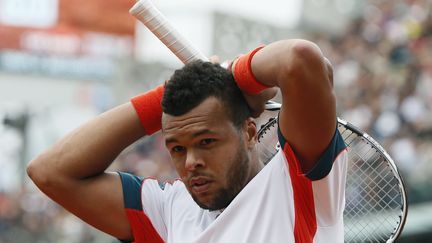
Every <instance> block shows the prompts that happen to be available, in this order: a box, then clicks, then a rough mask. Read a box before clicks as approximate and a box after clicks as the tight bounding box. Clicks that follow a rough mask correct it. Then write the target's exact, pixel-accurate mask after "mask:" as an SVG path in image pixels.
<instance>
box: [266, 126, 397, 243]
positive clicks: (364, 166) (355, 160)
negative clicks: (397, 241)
mask: <svg viewBox="0 0 432 243" xmlns="http://www.w3.org/2000/svg"><path fill="white" fill-rule="evenodd" d="M338 129H339V132H340V134H341V135H342V138H343V140H344V142H345V144H346V145H347V147H348V157H349V161H348V163H349V164H348V171H347V179H346V189H345V203H346V207H345V211H344V225H345V227H344V228H345V242H387V240H388V239H391V237H392V236H393V235H394V234H395V232H396V230H397V228H398V226H399V225H400V224H401V220H402V213H403V212H402V210H401V209H402V208H403V206H404V198H403V197H402V196H401V190H402V189H401V188H400V182H399V181H398V179H397V178H396V177H395V175H394V172H395V171H394V170H393V168H392V167H391V166H389V164H390V163H389V161H388V159H387V157H386V154H385V153H382V151H381V150H378V149H377V148H376V145H375V144H374V143H372V142H369V141H368V139H367V138H365V137H363V136H362V135H361V134H359V133H358V132H353V130H350V128H349V127H347V126H346V125H345V124H342V123H339V126H338ZM354 131H355V130H354ZM258 142H259V146H258V148H259V153H260V157H261V158H262V161H264V162H266V163H267V162H268V161H270V159H271V158H272V157H273V156H274V155H275V154H276V153H277V151H278V150H279V148H278V147H277V146H275V145H276V144H277V142H278V137H277V121H276V119H271V120H269V122H268V123H267V124H266V125H264V126H263V127H262V129H260V132H259V136H258Z"/></svg>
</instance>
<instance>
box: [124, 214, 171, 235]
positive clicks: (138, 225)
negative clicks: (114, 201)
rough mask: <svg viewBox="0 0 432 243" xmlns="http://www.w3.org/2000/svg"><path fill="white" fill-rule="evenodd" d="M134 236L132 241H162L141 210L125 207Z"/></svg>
mask: <svg viewBox="0 0 432 243" xmlns="http://www.w3.org/2000/svg"><path fill="white" fill-rule="evenodd" d="M125 210H126V214H127V217H128V219H129V223H130V225H131V228H132V233H133V236H134V243H163V242H164V241H163V240H162V238H161V237H160V235H159V233H158V232H157V231H156V229H155V228H154V227H153V225H152V223H151V222H150V219H149V218H148V217H147V215H145V214H144V212H143V211H140V210H136V209H129V208H127V209H125Z"/></svg>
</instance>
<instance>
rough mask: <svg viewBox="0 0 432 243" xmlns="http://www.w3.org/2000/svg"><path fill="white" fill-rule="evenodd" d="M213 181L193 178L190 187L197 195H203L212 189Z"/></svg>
mask: <svg viewBox="0 0 432 243" xmlns="http://www.w3.org/2000/svg"><path fill="white" fill-rule="evenodd" d="M211 183H212V181H210V180H208V179H206V178H204V177H200V176H198V177H193V178H192V179H191V180H190V181H189V186H190V188H191V189H192V191H193V192H194V193H195V194H203V193H206V192H207V191H208V190H209V189H210V185H211Z"/></svg>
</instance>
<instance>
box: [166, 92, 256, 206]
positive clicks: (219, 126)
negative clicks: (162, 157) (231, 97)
mask: <svg viewBox="0 0 432 243" xmlns="http://www.w3.org/2000/svg"><path fill="white" fill-rule="evenodd" d="M162 127H163V129H162V130H163V134H164V137H165V142H166V146H167V148H168V151H169V152H170V154H171V158H172V160H173V162H174V165H175V167H176V170H177V173H178V174H179V175H180V177H181V179H182V180H183V182H184V184H185V185H186V188H187V189H188V191H189V193H190V194H191V195H192V198H193V199H194V200H195V202H196V203H197V204H198V205H199V206H200V207H202V208H205V209H211V210H216V209H222V208H225V207H226V206H228V204H229V203H230V202H231V201H232V200H233V199H234V197H235V196H236V195H237V194H238V193H239V192H240V191H241V190H242V189H243V187H244V186H245V185H246V184H247V183H248V182H249V181H250V180H251V179H252V178H253V176H254V175H255V174H256V172H255V173H254V172H253V170H251V163H250V154H251V153H250V149H251V148H252V147H253V146H254V144H255V142H256V138H255V133H256V127H255V124H254V123H253V122H251V124H249V123H248V124H247V125H245V126H244V128H242V129H240V130H238V129H236V127H235V126H234V124H233V123H232V121H231V120H230V119H229V116H228V114H227V112H226V110H225V109H224V107H223V105H222V103H221V102H220V101H219V100H218V99H216V98H214V97H210V98H207V99H206V100H204V101H203V102H202V103H201V104H200V105H198V106H197V107H195V108H194V109H192V110H191V111H189V112H188V113H186V114H184V115H181V116H171V115H167V114H164V115H163V118H162ZM251 127H252V129H251Z"/></svg>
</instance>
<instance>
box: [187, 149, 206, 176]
mask: <svg viewBox="0 0 432 243" xmlns="http://www.w3.org/2000/svg"><path fill="white" fill-rule="evenodd" d="M204 165H205V163H204V160H203V158H202V157H201V156H200V155H199V153H197V152H196V151H194V150H189V151H188V152H187V155H186V162H185V168H186V170H190V171H191V170H195V169H196V168H198V167H204Z"/></svg>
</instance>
